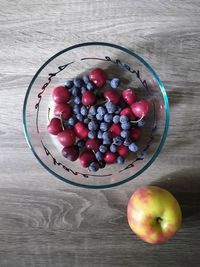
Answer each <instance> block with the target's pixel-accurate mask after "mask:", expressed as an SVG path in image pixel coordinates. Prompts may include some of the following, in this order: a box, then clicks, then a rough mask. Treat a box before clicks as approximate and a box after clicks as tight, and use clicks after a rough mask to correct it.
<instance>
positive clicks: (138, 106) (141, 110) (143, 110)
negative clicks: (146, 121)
mask: <svg viewBox="0 0 200 267" xmlns="http://www.w3.org/2000/svg"><path fill="white" fill-rule="evenodd" d="M131 110H132V112H133V114H134V115H135V116H136V117H138V118H141V117H145V116H146V115H147V114H148V112H149V102H148V101H147V100H146V99H141V100H140V101H138V102H135V103H133V104H132V105H131Z"/></svg>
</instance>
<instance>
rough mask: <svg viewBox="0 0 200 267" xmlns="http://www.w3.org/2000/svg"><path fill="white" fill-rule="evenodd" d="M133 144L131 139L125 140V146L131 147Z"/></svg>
mask: <svg viewBox="0 0 200 267" xmlns="http://www.w3.org/2000/svg"><path fill="white" fill-rule="evenodd" d="M131 143H132V141H131V139H130V138H129V137H127V138H126V139H125V140H124V145H125V146H129V145H130V144H131Z"/></svg>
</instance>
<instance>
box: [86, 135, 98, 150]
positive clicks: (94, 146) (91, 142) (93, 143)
mask: <svg viewBox="0 0 200 267" xmlns="http://www.w3.org/2000/svg"><path fill="white" fill-rule="evenodd" d="M100 145H101V141H100V140H99V139H97V138H95V139H88V140H87V141H86V143H85V146H86V147H87V148H88V149H91V150H93V151H94V152H97V151H98V150H99V147H100Z"/></svg>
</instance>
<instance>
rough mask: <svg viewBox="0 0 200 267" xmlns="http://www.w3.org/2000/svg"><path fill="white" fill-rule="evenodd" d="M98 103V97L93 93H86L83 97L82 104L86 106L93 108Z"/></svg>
mask: <svg viewBox="0 0 200 267" xmlns="http://www.w3.org/2000/svg"><path fill="white" fill-rule="evenodd" d="M95 102H96V97H95V95H94V93H92V92H91V91H86V92H84V93H83V95H82V103H83V105H85V106H91V105H93V104H94V103H95Z"/></svg>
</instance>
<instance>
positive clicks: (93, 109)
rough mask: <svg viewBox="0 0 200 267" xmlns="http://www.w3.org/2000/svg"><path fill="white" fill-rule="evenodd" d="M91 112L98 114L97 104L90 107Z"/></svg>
mask: <svg viewBox="0 0 200 267" xmlns="http://www.w3.org/2000/svg"><path fill="white" fill-rule="evenodd" d="M89 113H90V114H91V115H96V114H97V109H96V107H95V106H91V107H90V109H89Z"/></svg>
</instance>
